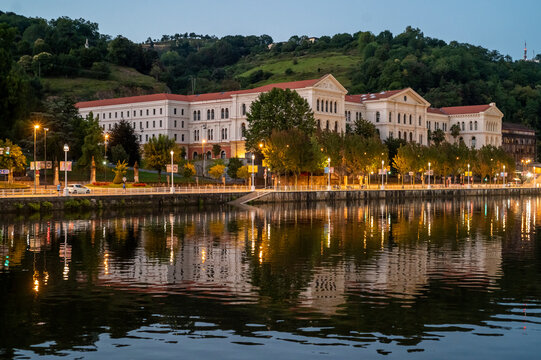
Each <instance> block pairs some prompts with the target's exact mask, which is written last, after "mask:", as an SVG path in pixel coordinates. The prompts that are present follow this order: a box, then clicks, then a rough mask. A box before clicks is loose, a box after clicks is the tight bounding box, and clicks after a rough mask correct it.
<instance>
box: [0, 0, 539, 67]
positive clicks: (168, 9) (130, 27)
mask: <svg viewBox="0 0 541 360" xmlns="http://www.w3.org/2000/svg"><path fill="white" fill-rule="evenodd" d="M0 10H2V11H12V12H15V13H17V14H21V15H25V16H30V17H42V18H45V19H47V20H50V19H53V18H57V17H60V16H68V17H70V18H84V19H86V20H89V21H91V22H96V23H98V24H99V29H100V32H101V33H103V34H108V35H111V36H113V37H114V36H116V35H123V36H125V37H127V38H129V39H130V40H132V41H136V42H143V41H144V40H146V39H147V38H148V37H151V38H153V39H156V38H158V39H159V38H161V36H162V35H163V34H167V35H173V34H175V33H179V34H183V33H185V32H188V33H191V32H194V33H196V34H208V35H216V36H218V37H221V36H224V35H262V34H267V35H270V36H272V38H273V39H274V41H275V42H278V41H286V40H287V39H289V37H291V36H293V35H308V36H317V37H319V36H322V35H334V34H336V33H344V32H347V33H351V34H353V33H355V32H357V31H371V32H373V33H374V34H378V33H379V32H381V31H383V30H390V31H391V32H392V33H393V34H395V35H397V34H399V33H401V32H402V31H404V29H405V28H406V27H407V26H412V27H417V28H419V29H421V31H423V33H424V35H425V36H429V37H433V38H438V39H442V40H445V41H446V42H449V41H452V40H456V41H458V42H462V43H470V44H473V45H479V46H483V47H485V48H488V49H490V50H497V51H499V52H500V53H501V54H503V55H510V56H511V57H512V58H513V59H520V58H522V56H523V51H524V42H525V41H526V42H527V44H528V45H527V47H528V57H532V56H533V52H534V51H535V53H541V37H540V36H539V18H540V16H539V15H541V1H539V0H514V1H510V0H469V1H464V0H451V1H449V0H447V1H441V0H407V1H404V0H402V1H399V0H383V1H374V0H357V1H347V0H331V1H329V0H327V1H322V0H289V1H286V0H271V1H269V0H264V1H260V0H228V1H224V0H220V1H216V0H214V1H211V0H191V1H184V0H152V1H145V0H131V1H127V0H85V1H83V0H69V1H68V0H1V1H0Z"/></svg>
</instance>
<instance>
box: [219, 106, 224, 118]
mask: <svg viewBox="0 0 541 360" xmlns="http://www.w3.org/2000/svg"><path fill="white" fill-rule="evenodd" d="M220 119H225V110H224V109H223V108H222V113H221V117H220Z"/></svg>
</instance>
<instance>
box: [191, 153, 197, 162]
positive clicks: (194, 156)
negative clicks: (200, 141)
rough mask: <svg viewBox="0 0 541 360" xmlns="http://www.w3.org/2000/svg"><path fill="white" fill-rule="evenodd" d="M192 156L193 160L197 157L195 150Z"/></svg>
mask: <svg viewBox="0 0 541 360" xmlns="http://www.w3.org/2000/svg"><path fill="white" fill-rule="evenodd" d="M192 156H193V157H192V159H194V160H195V159H197V151H194V152H193V155H192Z"/></svg>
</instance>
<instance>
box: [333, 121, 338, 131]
mask: <svg viewBox="0 0 541 360" xmlns="http://www.w3.org/2000/svg"><path fill="white" fill-rule="evenodd" d="M334 132H338V121H335V122H334Z"/></svg>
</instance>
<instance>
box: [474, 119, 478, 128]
mask: <svg viewBox="0 0 541 360" xmlns="http://www.w3.org/2000/svg"><path fill="white" fill-rule="evenodd" d="M474 124H475V130H477V121H476V122H475V123H474Z"/></svg>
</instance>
